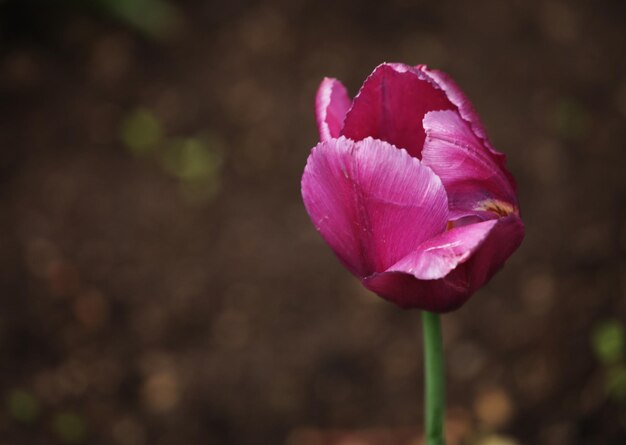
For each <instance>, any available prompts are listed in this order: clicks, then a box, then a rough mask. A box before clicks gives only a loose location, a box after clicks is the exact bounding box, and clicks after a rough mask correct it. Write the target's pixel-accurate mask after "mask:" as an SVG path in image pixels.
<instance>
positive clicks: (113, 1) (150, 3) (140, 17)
mask: <svg viewBox="0 0 626 445" xmlns="http://www.w3.org/2000/svg"><path fill="white" fill-rule="evenodd" d="M91 1H92V2H93V3H94V4H95V5H96V6H97V7H98V8H99V9H101V10H102V11H104V12H106V13H108V14H110V15H111V16H113V17H114V18H117V19H118V20H120V21H122V22H125V23H127V24H128V25H130V26H131V27H133V28H135V29H137V30H139V31H141V32H143V33H145V34H147V35H150V36H153V37H160V36H163V35H166V34H168V33H169V32H171V31H172V30H173V29H174V28H175V27H176V26H177V24H178V22H179V11H178V10H177V9H176V8H175V7H174V6H173V5H172V4H170V3H168V2H166V1H164V0H91Z"/></svg>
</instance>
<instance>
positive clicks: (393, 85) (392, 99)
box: [341, 63, 455, 158]
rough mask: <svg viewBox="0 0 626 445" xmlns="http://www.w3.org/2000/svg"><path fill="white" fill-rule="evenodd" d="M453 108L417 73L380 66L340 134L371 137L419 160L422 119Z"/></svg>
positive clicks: (422, 138) (411, 70)
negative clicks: (434, 111) (402, 149)
mask: <svg viewBox="0 0 626 445" xmlns="http://www.w3.org/2000/svg"><path fill="white" fill-rule="evenodd" d="M454 108H455V107H454V105H453V104H452V103H451V102H450V101H449V100H448V98H447V96H446V95H445V93H444V92H443V91H442V90H441V89H440V88H439V87H438V86H437V85H436V84H435V83H434V82H433V81H432V80H431V79H430V78H429V77H428V76H426V75H425V74H424V73H422V72H421V71H419V70H416V69H414V68H412V67H410V66H408V65H402V64H389V63H384V64H382V65H379V66H378V67H377V68H376V69H375V70H374V72H372V74H371V75H370V76H369V77H368V78H367V80H366V81H365V83H363V86H362V87H361V90H360V91H359V94H358V95H357V96H356V97H355V98H354V102H353V103H352V108H350V110H349V111H348V114H347V115H346V119H345V122H344V126H343V130H342V133H341V134H342V135H343V136H346V137H348V138H350V139H353V140H357V141H358V140H361V139H364V138H366V137H368V136H371V137H373V138H376V139H380V140H383V141H386V142H389V143H391V144H393V145H395V146H396V147H399V148H404V149H406V150H407V151H408V152H409V154H410V155H411V156H414V157H417V158H420V157H421V156H420V154H421V151H422V146H423V144H424V138H425V133H424V129H423V127H422V119H423V118H424V115H425V114H426V113H427V112H429V111H432V110H449V109H454Z"/></svg>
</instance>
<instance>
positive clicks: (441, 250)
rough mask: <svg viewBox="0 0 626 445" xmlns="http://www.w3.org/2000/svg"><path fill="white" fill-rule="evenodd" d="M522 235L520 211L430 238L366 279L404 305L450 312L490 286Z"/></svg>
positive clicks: (383, 293) (404, 306) (378, 290)
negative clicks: (385, 269)
mask: <svg viewBox="0 0 626 445" xmlns="http://www.w3.org/2000/svg"><path fill="white" fill-rule="evenodd" d="M523 238H524V225H523V224H522V222H521V220H520V219H519V218H518V217H517V216H516V215H509V216H507V217H504V218H500V219H498V220H490V221H484V222H481V223H478V224H473V225H468V226H463V227H460V228H457V229H453V230H450V231H449V232H445V233H443V234H441V235H440V236H438V237H436V238H435V239H432V240H428V241H427V242H426V243H424V244H423V245H422V246H420V247H419V248H418V249H417V251H416V252H414V253H412V254H410V255H409V256H407V257H405V258H403V259H402V260H400V261H399V262H398V263H396V264H394V265H393V266H392V267H390V268H389V270H388V271H386V272H383V273H377V274H372V275H371V276H370V277H367V278H365V279H364V280H362V281H363V284H364V285H365V286H366V287H367V288H368V289H370V290H371V291H373V292H375V293H376V294H378V295H380V296H381V297H383V298H385V299H387V300H389V301H392V302H394V303H396V304H397V305H399V306H401V307H403V308H407V309H408V308H418V309H423V310H427V311H432V312H448V311H451V310H454V309H457V308H458V307H460V306H461V305H462V304H463V303H465V302H466V301H467V299H468V298H469V297H470V296H471V295H472V294H473V293H474V291H476V290H477V289H479V288H480V287H481V286H483V285H484V284H486V283H487V281H489V279H490V278H491V277H492V276H493V274H495V273H496V272H497V271H498V269H500V267H501V266H502V265H503V264H504V262H505V261H506V259H507V258H508V257H509V256H510V255H511V254H512V253H513V252H514V251H515V250H516V249H517V248H518V247H519V245H520V243H521V242H522V239H523ZM423 277H433V278H432V279H424V278H423ZM436 277H439V278H436Z"/></svg>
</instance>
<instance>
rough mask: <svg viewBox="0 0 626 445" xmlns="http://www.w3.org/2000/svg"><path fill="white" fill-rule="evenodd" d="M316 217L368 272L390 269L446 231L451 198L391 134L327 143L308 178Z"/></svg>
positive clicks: (360, 272) (350, 263)
mask: <svg viewBox="0 0 626 445" xmlns="http://www.w3.org/2000/svg"><path fill="white" fill-rule="evenodd" d="M302 197H303V200H304V204H305V207H306V209H307V212H308V213H309V216H310V217H311V220H312V221H313V224H314V225H315V227H316V228H317V230H318V231H319V232H320V234H321V235H322V237H323V238H324V240H325V241H326V242H327V243H328V244H329V246H330V247H331V248H332V249H333V251H334V252H335V254H336V255H337V256H338V257H339V259H340V260H341V261H342V262H343V263H344V265H345V266H346V267H347V268H348V269H349V270H350V271H351V272H352V273H353V274H355V275H357V276H358V277H360V278H363V277H366V276H368V275H371V274H373V273H376V272H383V271H385V270H386V269H387V268H389V267H390V266H392V265H393V264H395V263H396V262H397V261H399V260H400V259H402V258H403V257H405V256H406V255H407V254H408V253H410V252H412V251H414V250H415V249H417V247H418V246H419V245H420V244H421V243H422V242H424V241H426V240H428V239H430V238H432V237H433V236H435V235H436V234H438V233H441V232H443V230H444V229H445V226H446V222H447V219H448V201H447V197H446V192H445V190H444V188H443V185H442V183H441V181H440V180H439V178H438V177H437V176H436V175H435V174H434V173H433V172H432V170H430V169H429V168H427V167H425V166H424V165H423V164H422V163H421V162H420V161H419V160H418V159H416V158H413V157H411V156H410V155H409V154H408V153H407V152H406V151H405V150H399V149H397V148H396V147H394V146H393V145H391V144H388V143H386V142H383V141H379V140H375V139H372V138H367V139H364V140H362V141H359V142H354V141H352V140H349V139H346V138H339V139H331V140H328V141H326V142H321V143H319V144H318V145H317V146H316V147H315V148H314V149H313V150H312V152H311V155H310V156H309V159H308V162H307V166H306V168H305V170H304V175H303V177H302Z"/></svg>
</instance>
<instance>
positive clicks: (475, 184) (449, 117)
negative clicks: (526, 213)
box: [422, 110, 517, 216]
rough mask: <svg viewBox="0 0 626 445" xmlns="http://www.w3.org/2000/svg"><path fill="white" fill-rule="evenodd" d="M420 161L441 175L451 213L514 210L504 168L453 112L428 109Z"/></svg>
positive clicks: (515, 205)
mask: <svg viewBox="0 0 626 445" xmlns="http://www.w3.org/2000/svg"><path fill="white" fill-rule="evenodd" d="M424 129H425V130H426V140H425V142H424V149H423V150H422V162H423V163H424V164H425V165H428V166H429V167H430V168H432V169H433V170H434V172H435V173H436V174H437V176H439V177H440V178H441V180H442V181H443V184H444V186H445V187H446V191H447V193H448V199H449V202H450V210H451V212H452V213H453V214H455V213H459V212H461V213H462V212H464V211H465V212H466V211H471V212H473V211H476V212H480V211H492V212H494V213H497V214H498V215H500V216H502V215H506V214H508V213H513V212H516V211H517V197H516V194H515V190H514V188H513V185H512V184H511V182H510V181H509V178H508V176H507V175H506V174H505V171H504V170H503V169H502V168H501V167H500V166H499V165H498V163H497V162H496V161H495V160H494V158H493V157H492V156H491V155H490V153H489V152H488V151H487V150H485V149H484V148H483V146H482V141H481V140H480V139H478V137H477V136H476V135H475V134H474V132H473V131H472V129H471V128H470V126H469V124H468V122H466V121H465V120H463V119H462V118H461V116H460V115H459V113H457V112H456V111H451V110H447V111H432V112H430V113H428V114H426V116H425V117H424Z"/></svg>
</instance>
